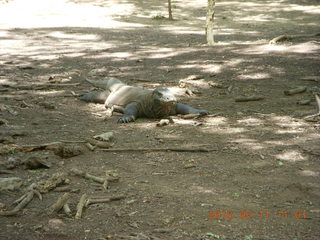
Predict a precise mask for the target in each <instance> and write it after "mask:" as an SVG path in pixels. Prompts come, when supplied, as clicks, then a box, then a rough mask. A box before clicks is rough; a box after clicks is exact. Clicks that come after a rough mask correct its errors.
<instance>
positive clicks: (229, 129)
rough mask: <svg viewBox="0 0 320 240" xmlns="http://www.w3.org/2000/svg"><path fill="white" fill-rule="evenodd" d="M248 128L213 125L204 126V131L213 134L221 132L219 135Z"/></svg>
mask: <svg viewBox="0 0 320 240" xmlns="http://www.w3.org/2000/svg"><path fill="white" fill-rule="evenodd" d="M208 125H209V124H208ZM247 131H248V130H247V129H245V128H237V127H235V128H232V127H214V128H209V129H208V128H205V132H206V133H208V132H209V133H214V134H221V135H226V134H228V135H231V134H239V133H244V132H247Z"/></svg>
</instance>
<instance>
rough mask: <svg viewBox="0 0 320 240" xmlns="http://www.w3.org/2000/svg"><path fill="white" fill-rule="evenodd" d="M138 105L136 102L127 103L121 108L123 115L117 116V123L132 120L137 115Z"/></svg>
mask: <svg viewBox="0 0 320 240" xmlns="http://www.w3.org/2000/svg"><path fill="white" fill-rule="evenodd" d="M139 105H140V103H138V102H133V103H130V104H128V105H127V106H126V107H125V108H124V110H123V115H122V116H121V117H119V118H118V123H128V122H134V121H135V120H136V119H137V118H138V116H139V108H140V106H139Z"/></svg>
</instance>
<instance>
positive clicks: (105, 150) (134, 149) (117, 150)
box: [99, 148, 217, 152]
mask: <svg viewBox="0 0 320 240" xmlns="http://www.w3.org/2000/svg"><path fill="white" fill-rule="evenodd" d="M99 150H101V151H104V152H212V151H217V149H206V148H112V149H99Z"/></svg>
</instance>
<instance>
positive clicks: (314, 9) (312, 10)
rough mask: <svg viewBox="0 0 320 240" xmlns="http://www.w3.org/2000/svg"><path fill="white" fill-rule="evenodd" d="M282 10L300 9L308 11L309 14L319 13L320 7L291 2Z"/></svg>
mask: <svg viewBox="0 0 320 240" xmlns="http://www.w3.org/2000/svg"><path fill="white" fill-rule="evenodd" d="M283 11H286V12H292V11H300V12H304V13H309V14H320V7H319V5H316V6H302V5H296V4H291V5H290V6H289V7H286V8H284V9H283Z"/></svg>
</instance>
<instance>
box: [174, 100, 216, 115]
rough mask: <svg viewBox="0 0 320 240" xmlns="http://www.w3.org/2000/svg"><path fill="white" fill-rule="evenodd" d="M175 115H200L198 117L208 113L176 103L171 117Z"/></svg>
mask: <svg viewBox="0 0 320 240" xmlns="http://www.w3.org/2000/svg"><path fill="white" fill-rule="evenodd" d="M176 114H182V115H186V114H200V115H209V114H210V112H209V111H207V110H204V109H196V108H193V107H190V106H189V105H186V104H183V103H176V104H175V109H174V113H173V115H176Z"/></svg>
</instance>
